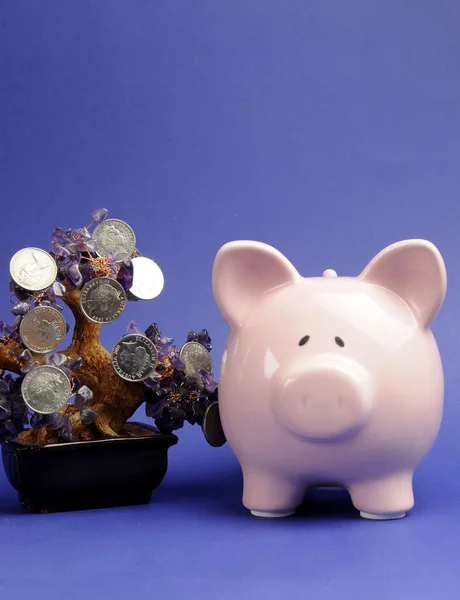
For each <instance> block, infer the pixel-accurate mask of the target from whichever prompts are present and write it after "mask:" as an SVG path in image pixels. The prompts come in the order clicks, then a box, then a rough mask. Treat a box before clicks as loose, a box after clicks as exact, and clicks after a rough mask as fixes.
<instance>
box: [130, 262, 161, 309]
mask: <svg viewBox="0 0 460 600" xmlns="http://www.w3.org/2000/svg"><path fill="white" fill-rule="evenodd" d="M131 262H132V265H133V283H132V286H131V287H130V288H129V291H130V292H131V294H133V295H134V296H136V298H139V299H140V300H153V299H154V298H156V297H157V296H159V295H160V294H161V292H162V291H163V287H164V284H165V280H164V277H163V273H162V271H161V269H160V267H159V266H158V265H157V263H156V262H154V261H153V260H152V259H150V258H147V257H145V256H136V257H135V258H133V259H132V260H131Z"/></svg>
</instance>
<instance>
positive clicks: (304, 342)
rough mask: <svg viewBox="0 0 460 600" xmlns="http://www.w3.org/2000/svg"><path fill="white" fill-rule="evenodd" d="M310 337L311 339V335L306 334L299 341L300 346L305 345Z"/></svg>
mask: <svg viewBox="0 0 460 600" xmlns="http://www.w3.org/2000/svg"><path fill="white" fill-rule="evenodd" d="M309 339H310V336H309V335H304V337H303V338H302V339H301V340H300V342H299V346H305V344H306V343H307V342H308V340H309Z"/></svg>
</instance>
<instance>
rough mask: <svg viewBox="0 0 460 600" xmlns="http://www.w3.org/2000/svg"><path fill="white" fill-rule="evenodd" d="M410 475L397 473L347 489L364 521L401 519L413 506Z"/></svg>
mask: <svg viewBox="0 0 460 600" xmlns="http://www.w3.org/2000/svg"><path fill="white" fill-rule="evenodd" d="M412 476H413V474H412V473H398V474H393V475H390V476H388V475H387V476H386V477H385V478H382V479H377V480H373V481H365V482H359V483H355V484H353V485H350V486H349V487H348V491H349V493H350V496H351V501H352V502H353V505H354V507H355V508H357V509H358V510H359V511H360V514H361V516H362V517H363V518H365V519H374V520H386V519H401V518H402V517H404V516H406V512H407V511H409V510H410V509H411V508H412V507H413V506H414V493H413V490H412Z"/></svg>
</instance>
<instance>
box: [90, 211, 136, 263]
mask: <svg viewBox="0 0 460 600" xmlns="http://www.w3.org/2000/svg"><path fill="white" fill-rule="evenodd" d="M93 238H94V239H95V240H96V244H97V246H96V252H97V253H98V254H99V256H108V255H109V254H110V253H111V252H113V253H114V254H115V256H116V257H117V258H116V260H117V262H123V261H124V260H126V259H127V258H129V257H130V256H131V254H132V253H133V252H134V250H135V249H136V236H135V235H134V231H133V230H132V229H131V227H130V226H129V225H128V224H127V223H125V222H124V221H120V220H119V219H107V220H106V221H102V223H99V225H98V226H97V227H96V228H95V229H94V231H93Z"/></svg>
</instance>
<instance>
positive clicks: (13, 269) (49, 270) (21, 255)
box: [10, 248, 57, 292]
mask: <svg viewBox="0 0 460 600" xmlns="http://www.w3.org/2000/svg"><path fill="white" fill-rule="evenodd" d="M10 275H11V278H12V279H13V281H14V282H15V283H16V284H17V285H18V286H19V287H21V288H23V289H24V290H28V291H31V292H38V291H40V290H44V289H45V288H47V287H49V286H50V285H51V284H52V283H53V282H54V281H55V279H56V275H57V265H56V262H55V260H54V258H53V257H52V256H51V254H48V252H45V250H41V249H40V248H23V249H22V250H18V252H16V254H14V255H13V257H12V258H11V261H10Z"/></svg>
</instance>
